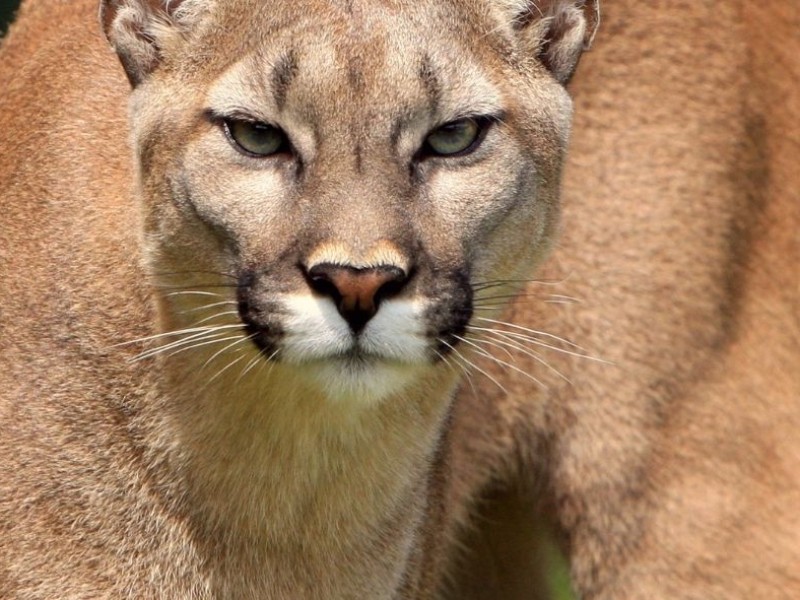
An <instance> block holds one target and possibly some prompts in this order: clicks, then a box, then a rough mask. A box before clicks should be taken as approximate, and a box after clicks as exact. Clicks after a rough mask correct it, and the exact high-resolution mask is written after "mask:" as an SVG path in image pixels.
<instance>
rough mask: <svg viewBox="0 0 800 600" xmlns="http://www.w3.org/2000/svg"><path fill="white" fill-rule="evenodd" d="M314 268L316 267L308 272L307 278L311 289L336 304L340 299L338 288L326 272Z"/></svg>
mask: <svg viewBox="0 0 800 600" xmlns="http://www.w3.org/2000/svg"><path fill="white" fill-rule="evenodd" d="M315 269H316V267H315V268H313V269H311V270H310V271H309V272H308V277H307V278H308V282H309V285H310V286H311V289H312V290H314V291H315V292H317V293H318V294H321V295H323V296H328V297H330V298H332V299H333V300H334V302H335V303H336V304H337V305H338V304H339V303H340V302H341V301H342V294H341V293H340V292H339V288H337V287H336V284H335V283H334V281H333V279H331V277H330V275H329V274H328V273H326V272H325V271H322V270H320V269H316V272H315Z"/></svg>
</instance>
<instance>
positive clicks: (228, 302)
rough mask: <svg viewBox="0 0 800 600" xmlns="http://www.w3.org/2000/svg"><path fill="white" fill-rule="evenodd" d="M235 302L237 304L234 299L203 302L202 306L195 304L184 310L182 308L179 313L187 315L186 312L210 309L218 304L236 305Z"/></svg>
mask: <svg viewBox="0 0 800 600" xmlns="http://www.w3.org/2000/svg"><path fill="white" fill-rule="evenodd" d="M236 304H238V302H236V301H235V300H223V301H222V302H213V303H211V304H205V305H203V306H197V307H195V308H189V309H186V310H182V311H181V314H182V315H188V314H191V313H196V312H200V311H201V310H210V309H212V308H217V307H219V306H228V305H236Z"/></svg>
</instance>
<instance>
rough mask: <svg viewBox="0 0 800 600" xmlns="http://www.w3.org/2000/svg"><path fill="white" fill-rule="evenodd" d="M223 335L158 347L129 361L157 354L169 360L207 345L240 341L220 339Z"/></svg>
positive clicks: (195, 338) (235, 337) (218, 334)
mask: <svg viewBox="0 0 800 600" xmlns="http://www.w3.org/2000/svg"><path fill="white" fill-rule="evenodd" d="M224 335H225V333H224V332H221V331H220V332H216V333H209V334H207V335H205V336H203V337H193V339H188V340H180V341H178V342H172V343H171V344H167V345H166V346H159V347H158V348H153V349H151V350H147V351H146V352H142V353H141V354H138V355H137V356H134V357H133V358H132V359H131V360H132V361H134V362H137V361H140V360H144V359H146V358H152V357H154V356H158V355H159V354H164V355H165V356H166V357H167V358H169V357H172V356H175V355H177V354H181V353H182V352H186V351H187V350H194V349H195V348H202V347H203V346H208V345H209V344H218V343H222V342H227V341H229V340H236V339H240V338H239V336H228V337H220V336H224Z"/></svg>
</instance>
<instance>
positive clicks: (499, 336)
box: [482, 329, 572, 385]
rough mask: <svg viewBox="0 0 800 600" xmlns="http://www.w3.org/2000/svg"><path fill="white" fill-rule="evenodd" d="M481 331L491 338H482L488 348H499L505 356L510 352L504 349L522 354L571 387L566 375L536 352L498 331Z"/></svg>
mask: <svg viewBox="0 0 800 600" xmlns="http://www.w3.org/2000/svg"><path fill="white" fill-rule="evenodd" d="M483 331H484V332H486V334H487V335H491V336H492V338H493V339H492V340H487V339H486V338H482V341H483V342H484V343H486V344H489V345H490V346H496V347H498V348H501V349H503V350H504V351H505V352H506V353H507V354H510V352H509V351H508V350H507V349H506V347H507V348H511V349H512V350H515V351H516V352H520V353H522V354H524V355H526V356H529V357H531V358H532V359H533V360H535V361H536V362H538V363H540V364H542V365H543V366H544V367H545V368H547V369H549V370H550V371H552V372H553V373H555V374H556V375H557V376H558V377H559V378H561V379H563V380H564V381H566V382H567V383H568V384H570V385H572V381H570V379H569V378H568V377H567V376H566V375H564V374H563V373H562V372H561V371H559V370H558V369H556V368H555V367H554V366H553V365H551V364H550V363H548V362H547V361H546V360H545V359H544V358H543V357H542V356H541V355H540V354H538V353H537V352H534V351H533V350H531V349H529V348H526V347H525V346H523V345H522V344H520V343H518V342H515V341H514V338H509V336H507V335H504V334H503V333H502V332H500V331H493V330H487V329H483Z"/></svg>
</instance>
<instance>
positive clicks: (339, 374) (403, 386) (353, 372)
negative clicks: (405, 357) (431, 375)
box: [302, 356, 430, 405]
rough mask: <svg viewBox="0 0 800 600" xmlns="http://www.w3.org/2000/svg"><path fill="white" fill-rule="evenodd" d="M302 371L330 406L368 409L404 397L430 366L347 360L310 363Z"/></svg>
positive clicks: (385, 361)
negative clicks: (333, 403) (344, 404)
mask: <svg viewBox="0 0 800 600" xmlns="http://www.w3.org/2000/svg"><path fill="white" fill-rule="evenodd" d="M302 369H303V373H304V374H306V375H307V383H308V384H310V385H312V386H313V387H315V388H317V391H318V392H319V393H321V394H322V395H323V396H325V397H327V398H328V399H329V400H330V401H331V402H344V403H348V404H354V403H355V404H366V405H369V404H375V403H379V402H382V401H384V400H387V399H388V398H390V397H392V396H402V395H403V393H404V392H406V391H407V390H408V389H409V388H410V387H412V386H413V385H414V384H415V383H418V382H419V381H420V379H421V377H422V376H423V375H424V373H425V371H427V370H429V369H430V366H429V365H422V364H408V363H401V362H397V361H391V360H386V359H381V358H372V357H352V356H347V357H337V358H330V359H324V360H318V361H314V362H310V363H307V364H306V365H304V366H303V367H302Z"/></svg>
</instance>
